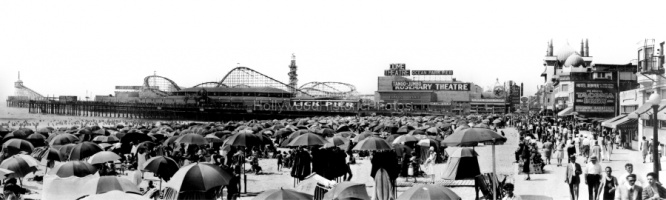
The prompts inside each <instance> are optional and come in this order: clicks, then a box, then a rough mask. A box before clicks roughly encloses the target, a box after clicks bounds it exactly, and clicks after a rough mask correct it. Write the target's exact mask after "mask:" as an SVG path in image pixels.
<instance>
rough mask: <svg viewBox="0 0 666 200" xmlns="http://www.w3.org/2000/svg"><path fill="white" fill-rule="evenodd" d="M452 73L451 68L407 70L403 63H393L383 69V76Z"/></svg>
mask: <svg viewBox="0 0 666 200" xmlns="http://www.w3.org/2000/svg"><path fill="white" fill-rule="evenodd" d="M424 75H448V76H450V75H453V70H408V69H407V67H406V65H405V63H393V64H391V65H390V66H389V69H387V70H384V76H424Z"/></svg>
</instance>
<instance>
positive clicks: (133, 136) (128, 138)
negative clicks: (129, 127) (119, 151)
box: [116, 132, 153, 144]
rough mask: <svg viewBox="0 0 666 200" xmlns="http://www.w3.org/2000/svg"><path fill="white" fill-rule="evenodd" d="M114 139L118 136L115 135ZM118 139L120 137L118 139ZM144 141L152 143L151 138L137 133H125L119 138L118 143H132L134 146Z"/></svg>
mask: <svg viewBox="0 0 666 200" xmlns="http://www.w3.org/2000/svg"><path fill="white" fill-rule="evenodd" d="M116 137H118V135H117V134H116ZM119 138H120V137H119ZM144 141H153V138H152V137H150V136H148V135H146V134H143V133H139V132H133V133H127V134H125V135H124V136H123V137H122V138H120V142H122V143H126V144H129V143H130V142H134V144H138V143H141V142H144Z"/></svg>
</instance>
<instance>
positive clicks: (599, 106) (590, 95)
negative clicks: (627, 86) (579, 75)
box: [574, 82, 616, 115]
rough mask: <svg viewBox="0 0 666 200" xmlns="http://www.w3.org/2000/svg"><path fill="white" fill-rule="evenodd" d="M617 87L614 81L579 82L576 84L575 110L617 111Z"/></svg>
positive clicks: (611, 113)
mask: <svg viewBox="0 0 666 200" xmlns="http://www.w3.org/2000/svg"><path fill="white" fill-rule="evenodd" d="M615 93H616V87H615V84H614V83H612V82H603V83H600V82H578V83H576V84H574V111H575V112H578V113H597V114H598V115H613V114H614V113H615V101H616V97H615Z"/></svg>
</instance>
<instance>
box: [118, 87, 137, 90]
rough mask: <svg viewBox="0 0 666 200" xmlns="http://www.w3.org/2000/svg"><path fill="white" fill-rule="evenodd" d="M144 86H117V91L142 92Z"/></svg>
mask: <svg viewBox="0 0 666 200" xmlns="http://www.w3.org/2000/svg"><path fill="white" fill-rule="evenodd" d="M142 87H143V86H116V90H141V88H142Z"/></svg>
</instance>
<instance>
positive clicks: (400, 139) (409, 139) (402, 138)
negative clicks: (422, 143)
mask: <svg viewBox="0 0 666 200" xmlns="http://www.w3.org/2000/svg"><path fill="white" fill-rule="evenodd" d="M418 141H419V139H418V138H416V137H414V136H413V135H401V136H400V137H397V138H396V139H395V140H393V142H392V144H400V143H408V142H418Z"/></svg>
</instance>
